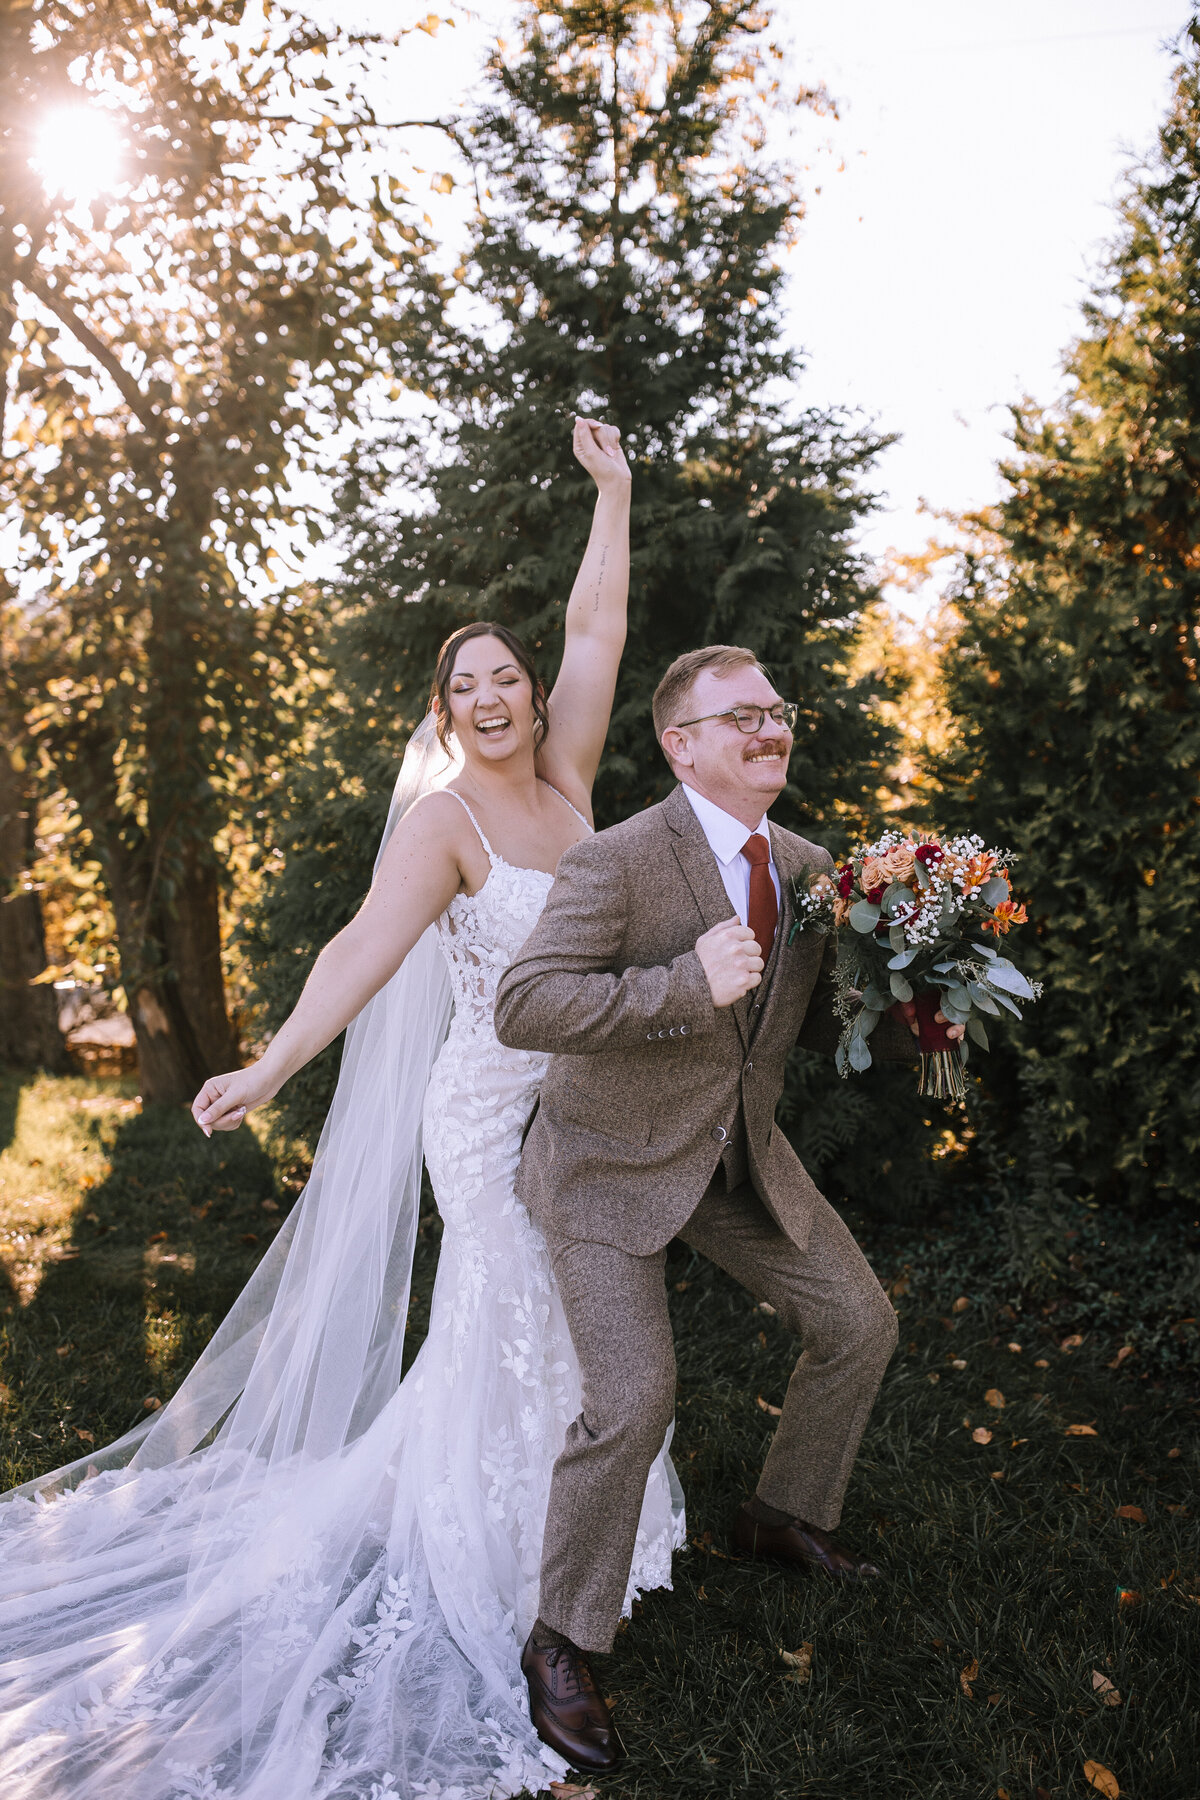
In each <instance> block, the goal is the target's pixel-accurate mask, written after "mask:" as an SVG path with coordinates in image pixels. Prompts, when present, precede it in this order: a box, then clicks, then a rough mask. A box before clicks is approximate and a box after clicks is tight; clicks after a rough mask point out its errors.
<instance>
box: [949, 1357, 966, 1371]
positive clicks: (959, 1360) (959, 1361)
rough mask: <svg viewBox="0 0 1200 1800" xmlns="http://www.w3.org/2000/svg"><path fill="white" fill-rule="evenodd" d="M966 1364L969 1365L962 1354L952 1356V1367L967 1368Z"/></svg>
mask: <svg viewBox="0 0 1200 1800" xmlns="http://www.w3.org/2000/svg"><path fill="white" fill-rule="evenodd" d="M966 1366H967V1364H966V1360H965V1358H963V1357H961V1356H952V1357H951V1358H950V1367H951V1368H952V1369H965V1368H966Z"/></svg>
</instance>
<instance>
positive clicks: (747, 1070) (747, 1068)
mask: <svg viewBox="0 0 1200 1800" xmlns="http://www.w3.org/2000/svg"><path fill="white" fill-rule="evenodd" d="M753 1067H754V1064H753V1063H752V1062H748V1063H747V1064H746V1073H747V1075H749V1073H750V1071H751V1069H753Z"/></svg>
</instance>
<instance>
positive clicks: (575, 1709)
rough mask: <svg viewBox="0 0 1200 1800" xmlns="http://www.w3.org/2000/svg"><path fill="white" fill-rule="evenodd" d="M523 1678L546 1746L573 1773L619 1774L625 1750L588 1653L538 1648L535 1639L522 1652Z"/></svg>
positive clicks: (570, 1646)
mask: <svg viewBox="0 0 1200 1800" xmlns="http://www.w3.org/2000/svg"><path fill="white" fill-rule="evenodd" d="M521 1673H522V1674H523V1675H524V1677H525V1680H526V1682H527V1683H528V1686H529V1716H530V1717H531V1719H532V1720H533V1728H534V1730H535V1731H536V1732H537V1734H538V1736H539V1737H540V1738H541V1740H542V1742H543V1744H549V1746H550V1748H551V1749H552V1750H557V1751H558V1754H559V1755H560V1756H562V1757H565V1758H566V1760H567V1762H569V1763H570V1765H571V1767H572V1768H573V1769H587V1770H594V1771H597V1772H600V1771H603V1770H605V1769H615V1768H616V1766H617V1764H618V1763H619V1762H620V1760H621V1746H620V1743H619V1740H618V1738H617V1733H616V1728H615V1726H614V1725H613V1721H612V1714H611V1713H610V1712H609V1710H608V1708H607V1706H606V1705H605V1704H604V1697H603V1695H602V1694H601V1692H600V1690H599V1688H598V1687H597V1686H596V1683H595V1680H594V1678H593V1676H592V1671H591V1668H590V1667H589V1665H588V1660H587V1657H586V1656H585V1655H584V1653H583V1651H582V1650H577V1649H576V1648H575V1646H574V1644H547V1645H544V1646H543V1645H538V1644H535V1643H534V1641H533V1635H532V1633H531V1634H530V1637H529V1641H528V1642H527V1643H526V1645H525V1648H524V1650H522V1652H521Z"/></svg>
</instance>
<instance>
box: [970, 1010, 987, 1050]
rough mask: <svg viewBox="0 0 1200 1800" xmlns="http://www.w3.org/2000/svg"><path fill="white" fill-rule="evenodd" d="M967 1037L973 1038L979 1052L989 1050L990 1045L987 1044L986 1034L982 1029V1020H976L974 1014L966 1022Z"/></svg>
mask: <svg viewBox="0 0 1200 1800" xmlns="http://www.w3.org/2000/svg"><path fill="white" fill-rule="evenodd" d="M967 1036H968V1037H969V1038H973V1039H974V1040H975V1042H976V1043H977V1044H978V1045H979V1048H980V1049H981V1050H990V1049H991V1045H990V1044H989V1043H988V1034H987V1032H986V1031H985V1030H984V1028H983V1020H982V1019H979V1018H976V1016H975V1014H974V1013H972V1014H971V1017H970V1018H969V1019H968V1020H967Z"/></svg>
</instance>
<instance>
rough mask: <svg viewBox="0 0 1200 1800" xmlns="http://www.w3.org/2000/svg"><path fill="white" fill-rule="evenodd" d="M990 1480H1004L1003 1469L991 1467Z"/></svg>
mask: <svg viewBox="0 0 1200 1800" xmlns="http://www.w3.org/2000/svg"><path fill="white" fill-rule="evenodd" d="M992 1480H993V1481H1003V1480H1004V1470H1003V1469H993V1470H992Z"/></svg>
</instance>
